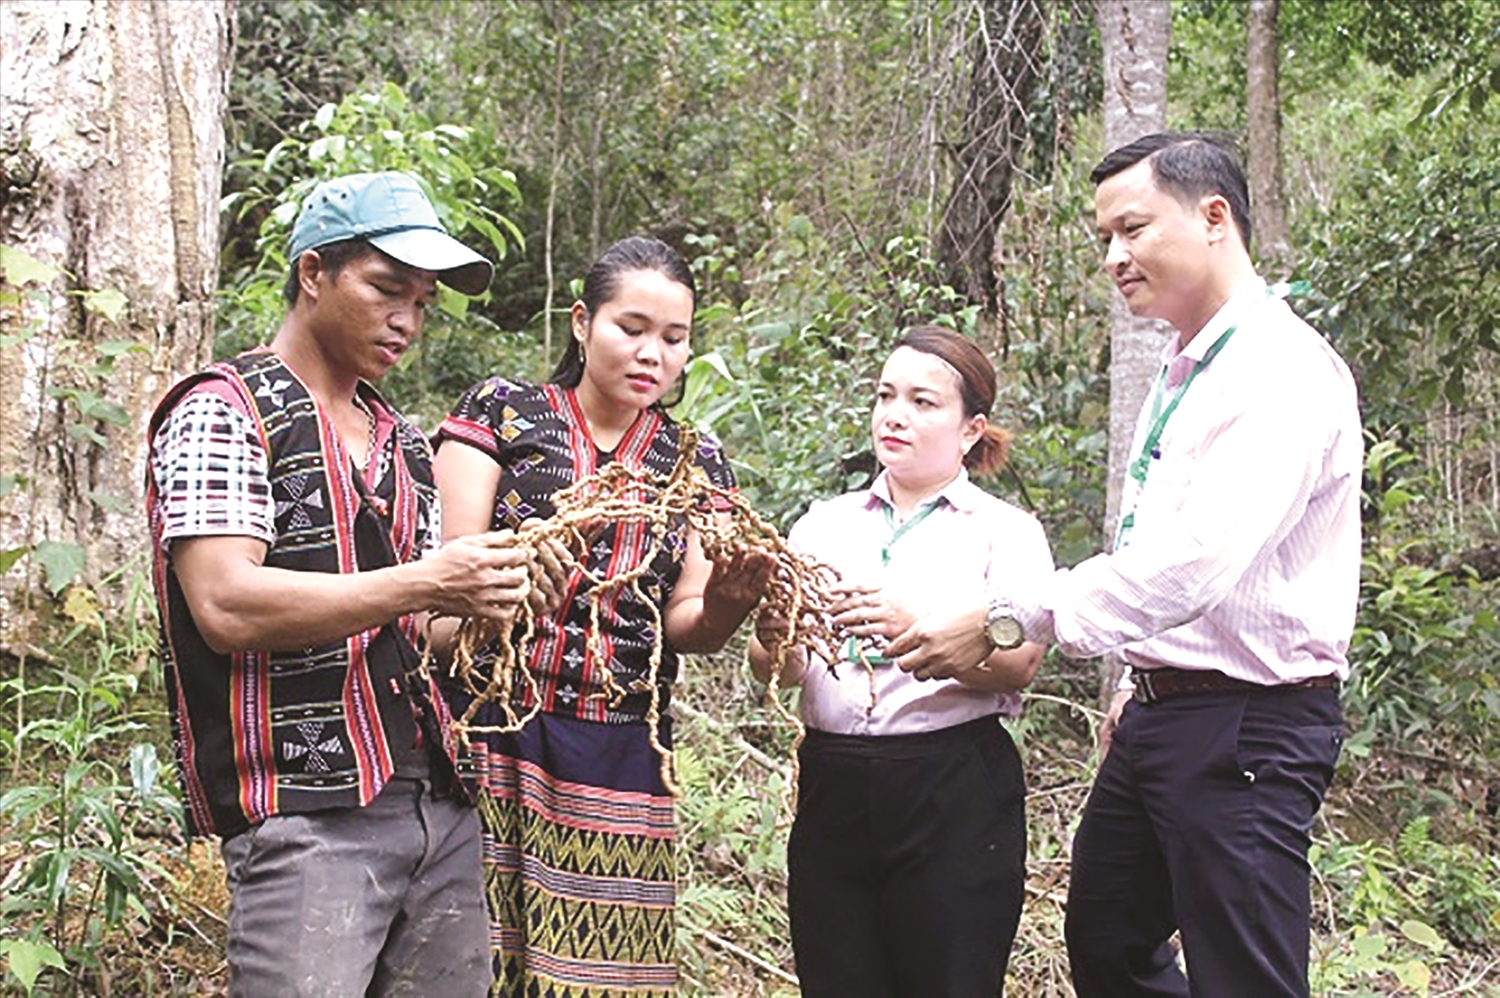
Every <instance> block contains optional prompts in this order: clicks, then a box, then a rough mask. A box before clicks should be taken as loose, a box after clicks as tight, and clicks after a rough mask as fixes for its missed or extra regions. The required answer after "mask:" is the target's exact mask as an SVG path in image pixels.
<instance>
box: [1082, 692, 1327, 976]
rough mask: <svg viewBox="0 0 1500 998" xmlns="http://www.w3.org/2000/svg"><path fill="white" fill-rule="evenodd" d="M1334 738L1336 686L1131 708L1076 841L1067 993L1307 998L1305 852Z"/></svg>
mask: <svg viewBox="0 0 1500 998" xmlns="http://www.w3.org/2000/svg"><path fill="white" fill-rule="evenodd" d="M1342 742H1343V714H1342V711H1341V709H1340V707H1339V699H1338V693H1337V691H1335V690H1309V689H1277V688H1270V689H1267V690H1264V691H1255V692H1249V693H1240V692H1236V693H1212V694H1202V695H1190V696H1182V697H1177V698H1174V699H1169V700H1164V701H1160V702H1157V703H1153V704H1140V703H1134V702H1132V703H1129V704H1127V705H1126V707H1125V713H1124V715H1123V717H1122V718H1121V721H1120V725H1119V727H1118V728H1117V729H1116V731H1115V735H1114V740H1113V743H1112V745H1111V748H1110V751H1109V754H1108V755H1107V756H1106V757H1105V759H1104V763H1103V764H1102V765H1101V766H1100V769H1099V774H1098V776H1097V777H1096V779H1095V781H1094V787H1093V789H1092V791H1091V792H1090V794H1089V800H1088V804H1087V805H1086V806H1085V808H1084V813H1083V819H1082V822H1081V823H1080V825H1079V828H1078V834H1077V837H1076V838H1075V839H1074V842H1073V866H1072V874H1071V882H1070V885H1069V890H1068V913H1067V923H1066V936H1067V943H1068V957H1069V960H1070V963H1071V968H1072V976H1073V985H1074V988H1075V989H1076V991H1077V993H1078V998H1132V996H1153V998H1154V996H1169V995H1170V996H1182V998H1186V996H1189V995H1191V996H1193V998H1241V996H1254V998H1277V996H1297V998H1306V995H1307V994H1308V983H1307V964H1308V934H1309V927H1308V922H1309V917H1310V906H1311V899H1310V896H1309V888H1310V883H1309V869H1308V863H1307V853H1308V847H1309V845H1310V844H1311V829H1312V823H1313V818H1314V817H1315V816H1316V814H1317V812H1318V808H1319V807H1321V806H1322V803H1323V795H1324V793H1325V792H1326V791H1327V789H1328V784H1329V781H1330V780H1331V779H1332V777H1333V769H1334V764H1335V763H1336V762H1337V760H1338V754H1339V748H1340V746H1341V744H1342ZM1178 929H1180V930H1181V932H1182V947H1183V956H1184V958H1185V960H1186V963H1187V978H1186V979H1184V978H1183V975H1182V973H1181V972H1180V971H1179V970H1178V968H1177V964H1176V961H1175V959H1174V950H1173V947H1172V946H1171V944H1170V943H1169V941H1168V940H1169V939H1170V937H1171V935H1172V933H1173V932H1174V931H1175V930H1178Z"/></svg>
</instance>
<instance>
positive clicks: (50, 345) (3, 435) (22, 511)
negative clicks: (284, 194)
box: [0, 0, 234, 643]
mask: <svg viewBox="0 0 1500 998" xmlns="http://www.w3.org/2000/svg"><path fill="white" fill-rule="evenodd" d="M233 15H234V11H233V7H232V5H231V4H230V3H224V2H218V0H178V2H174V3H141V2H137V0H66V2H58V0H5V2H4V3H0V79H3V80H4V81H5V99H4V103H3V104H0V243H3V244H4V245H5V246H6V247H8V248H9V249H10V250H12V251H14V250H19V251H21V252H22V253H24V254H25V255H26V256H28V257H30V258H32V259H34V260H36V261H39V262H40V263H42V264H44V265H46V266H47V267H50V268H55V271H53V272H45V271H44V272H43V275H44V276H33V277H32V278H31V279H30V280H28V279H26V278H25V277H23V275H22V274H21V272H19V271H17V270H12V272H11V273H10V274H9V275H7V277H8V279H7V281H6V288H5V292H6V293H5V296H4V298H3V299H0V321H3V327H4V334H5V339H4V340H0V551H12V552H13V551H15V550H16V549H20V548H30V547H32V546H34V545H36V544H38V543H40V542H43V541H46V542H49V544H50V545H64V546H66V545H78V547H79V548H80V549H81V550H82V552H84V553H85V554H86V556H87V561H86V567H85V569H84V577H85V579H87V580H89V581H91V582H97V581H98V580H99V579H101V578H102V577H104V576H107V575H109V574H111V573H113V572H115V571H116V570H118V569H121V568H129V567H134V566H140V565H142V564H143V557H144V554H145V553H146V551H147V546H146V539H145V521H144V516H143V514H142V508H141V488H142V481H143V471H144V463H143V462H144V455H145V423H146V419H147V417H148V416H149V413H150V409H151V406H152V404H153V402H154V400H155V399H156V398H157V397H158V396H159V395H160V394H161V392H162V391H163V390H164V389H165V388H166V386H167V385H168V384H169V383H170V382H171V381H172V380H173V379H175V378H177V377H179V376H180V375H182V374H184V373H186V372H188V371H190V370H192V369H193V368H195V367H197V366H199V365H200V364H202V363H203V362H204V361H206V360H207V359H208V357H209V355H210V352H211V349H212V343H213V335H212V296H213V292H214V285H215V281H216V278H217V272H218V243H219V211H218V200H219V194H220V182H221V179H222V176H223V168H224V129H223V122H224V112H225V105H226V98H227V94H226V90H227V81H228V70H229V56H230V26H231V24H232V22H233ZM9 259H10V260H11V261H12V263H14V262H15V261H16V260H17V257H16V256H15V255H14V253H11V254H10V256H9ZM13 281H14V282H18V283H23V284H25V287H24V288H21V289H18V288H16V287H15V286H13V283H12V282H13ZM18 290H20V291H23V292H24V293H23V294H17V293H16V292H17V291H18ZM99 292H106V293H105V294H103V295H101V294H99ZM120 296H123V298H121V297H120ZM85 304H89V305H91V306H92V307H89V308H85V307H83V306H84V305H85ZM116 306H123V307H119V308H117V307H116ZM111 356H116V357H117V359H116V360H114V361H113V369H112V371H108V372H106V371H105V369H104V368H105V367H106V366H108V364H109V363H110V362H109V360H108V358H109V357H111ZM54 550H55V548H54ZM38 560H40V559H28V560H25V561H23V562H22V563H21V564H22V565H28V564H29V565H31V570H30V571H23V570H22V569H21V568H18V569H17V570H15V571H12V572H10V573H8V574H7V575H6V576H5V578H4V589H3V591H0V642H6V643H8V642H9V641H11V640H13V639H14V638H15V637H16V636H18V635H20V634H24V633H25V631H24V629H25V628H26V627H28V626H29V623H28V621H26V620H24V619H22V618H23V617H24V616H25V614H24V613H23V612H22V611H23V610H24V609H25V608H26V607H27V606H29V605H30V603H29V601H28V600H27V599H26V598H24V597H22V596H20V591H21V589H22V588H23V587H27V586H29V585H31V584H34V583H36V582H37V581H38V575H37V571H36V564H35V563H36V562H37V561H38ZM54 574H55V573H54ZM52 581H53V582H54V583H56V582H57V581H58V580H57V579H56V578H55V577H54V579H53V580H52Z"/></svg>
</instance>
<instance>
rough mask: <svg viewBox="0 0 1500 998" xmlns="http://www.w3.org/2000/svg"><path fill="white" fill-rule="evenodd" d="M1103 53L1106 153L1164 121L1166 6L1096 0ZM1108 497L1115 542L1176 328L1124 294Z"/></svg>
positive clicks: (1107, 673) (1116, 305) (1116, 320)
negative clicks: (1150, 398) (1138, 442)
mask: <svg viewBox="0 0 1500 998" xmlns="http://www.w3.org/2000/svg"><path fill="white" fill-rule="evenodd" d="M1094 9H1095V12H1096V14H1097V15H1098V19H1099V35H1100V40H1101V42H1102V44H1103V48H1104V147H1105V149H1117V148H1119V147H1120V146H1123V145H1126V144H1128V143H1130V142H1134V141H1135V140H1136V139H1138V138H1140V137H1141V136H1143V135H1150V134H1151V133H1153V132H1159V131H1161V130H1162V129H1163V128H1165V127H1166V121H1167V47H1168V45H1169V43H1170V42H1171V38H1172V5H1171V3H1170V2H1169V0H1096V2H1095V5H1094ZM1110 321H1111V332H1110V339H1109V344H1110V347H1109V349H1110V355H1109V357H1110V359H1109V491H1108V494H1107V495H1108V505H1107V514H1106V518H1105V531H1106V533H1107V536H1108V537H1113V535H1114V530H1115V524H1116V523H1118V522H1119V517H1120V492H1121V487H1122V485H1123V483H1124V480H1125V466H1126V465H1127V464H1128V463H1129V461H1130V455H1129V453H1128V451H1129V449H1130V438H1131V435H1132V434H1133V433H1134V431H1135V421H1136V417H1137V416H1138V415H1139V414H1140V411H1141V405H1142V404H1143V403H1144V402H1145V398H1146V391H1147V389H1148V388H1149V387H1150V385H1151V379H1152V378H1153V377H1154V376H1155V374H1156V369H1157V367H1158V366H1159V364H1160V361H1161V351H1162V347H1163V346H1164V345H1165V343H1166V340H1167V337H1168V336H1170V335H1171V329H1170V328H1169V327H1168V326H1167V325H1166V323H1163V322H1158V321H1155V320H1151V319H1138V318H1136V317H1135V316H1133V315H1131V314H1130V310H1129V308H1128V307H1127V306H1126V304H1125V300H1124V299H1123V298H1122V297H1120V295H1119V294H1114V295H1112V296H1111V299H1110ZM1120 668H1121V667H1120V664H1119V663H1118V662H1117V661H1116V660H1114V659H1113V658H1110V657H1107V658H1105V659H1104V660H1103V662H1102V665H1101V679H1102V681H1103V690H1104V695H1105V696H1106V697H1107V696H1108V691H1109V690H1112V689H1113V688H1114V684H1115V680H1116V679H1118V677H1119V673H1120Z"/></svg>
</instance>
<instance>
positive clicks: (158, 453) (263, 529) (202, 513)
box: [151, 391, 276, 545]
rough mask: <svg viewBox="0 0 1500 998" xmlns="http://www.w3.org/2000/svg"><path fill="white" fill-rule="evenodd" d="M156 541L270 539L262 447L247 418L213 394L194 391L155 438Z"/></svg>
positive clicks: (267, 482)
mask: <svg viewBox="0 0 1500 998" xmlns="http://www.w3.org/2000/svg"><path fill="white" fill-rule="evenodd" d="M151 473H152V474H153V475H154V476H155V477H156V486H157V502H158V503H160V505H161V513H162V523H163V531H162V540H163V542H167V541H171V540H173V539H175V538H178V537H206V536H245V537H254V538H256V539H257V540H262V541H265V542H266V544H268V545H270V544H273V543H275V540H276V523H275V517H274V511H273V510H272V508H271V483H270V476H269V469H268V465H267V460H266V452H265V448H264V447H262V446H261V442H260V434H259V433H258V432H257V431H256V428H255V424H254V423H253V422H252V421H251V419H250V417H249V416H248V415H246V414H245V413H243V412H241V411H240V409H239V408H238V407H236V406H235V405H234V404H233V403H231V402H230V401H229V400H228V399H226V398H223V397H222V396H220V395H218V394H216V393H214V392H212V391H194V392H190V393H189V394H188V395H187V396H185V397H184V398H183V400H182V401H181V402H179V403H178V404H177V406H176V408H174V409H173V410H172V411H171V412H170V413H169V414H168V415H167V418H166V419H165V421H163V423H162V426H161V429H160V430H158V431H157V434H156V441H155V447H154V452H153V454H152V460H151Z"/></svg>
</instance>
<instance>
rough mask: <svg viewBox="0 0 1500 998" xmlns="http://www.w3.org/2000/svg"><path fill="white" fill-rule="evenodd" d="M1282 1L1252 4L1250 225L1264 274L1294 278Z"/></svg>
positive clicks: (1248, 83)
mask: <svg viewBox="0 0 1500 998" xmlns="http://www.w3.org/2000/svg"><path fill="white" fill-rule="evenodd" d="M1280 8H1281V0H1250V29H1249V45H1248V48H1249V51H1248V53H1247V57H1246V60H1245V65H1246V76H1245V105H1246V106H1245V110H1246V117H1247V118H1248V119H1249V126H1250V142H1249V145H1250V149H1249V157H1248V158H1249V163H1248V165H1249V181H1250V224H1251V229H1252V230H1253V231H1254V233H1255V245H1256V246H1258V247H1259V253H1258V256H1259V259H1260V262H1261V265H1262V267H1263V268H1264V270H1265V272H1266V273H1267V274H1269V275H1271V276H1273V277H1276V278H1278V279H1284V278H1286V277H1288V276H1290V274H1291V268H1292V250H1291V243H1290V241H1289V240H1288V238H1287V228H1286V197H1285V194H1284V190H1283V185H1282V171H1281V101H1280V98H1279V97H1278V95H1277V93H1278V79H1279V74H1280V70H1279V66H1280V40H1279V37H1278V34H1277V30H1276V17H1277V13H1278V11H1279V10H1280Z"/></svg>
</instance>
